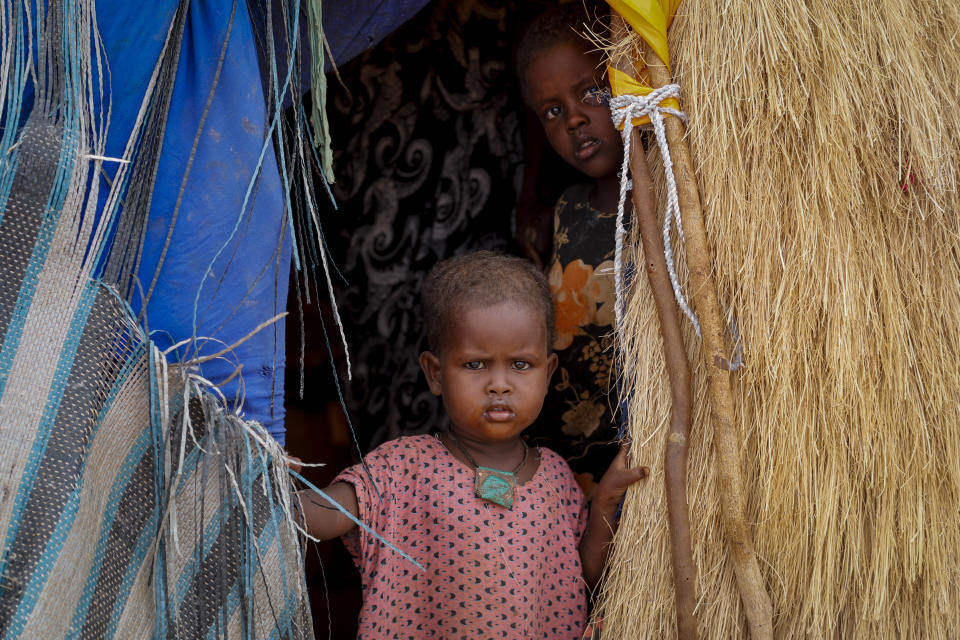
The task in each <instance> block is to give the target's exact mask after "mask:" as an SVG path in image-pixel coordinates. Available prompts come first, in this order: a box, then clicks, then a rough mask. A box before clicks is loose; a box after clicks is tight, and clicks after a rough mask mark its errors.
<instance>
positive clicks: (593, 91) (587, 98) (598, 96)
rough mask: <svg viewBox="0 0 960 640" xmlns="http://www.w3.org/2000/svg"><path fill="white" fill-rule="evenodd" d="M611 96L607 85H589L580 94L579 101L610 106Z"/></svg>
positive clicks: (592, 104)
mask: <svg viewBox="0 0 960 640" xmlns="http://www.w3.org/2000/svg"><path fill="white" fill-rule="evenodd" d="M611 96H612V94H611V92H610V89H609V88H608V87H589V88H587V89H585V90H584V92H583V94H582V95H581V96H580V102H582V103H584V104H588V105H590V106H592V107H607V106H610V97H611Z"/></svg>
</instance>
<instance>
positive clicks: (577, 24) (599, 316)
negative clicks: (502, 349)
mask: <svg viewBox="0 0 960 640" xmlns="http://www.w3.org/2000/svg"><path fill="white" fill-rule="evenodd" d="M590 20H592V18H590V17H589V15H588V13H586V12H584V9H583V6H582V5H581V3H580V2H573V3H571V4H570V5H567V6H565V7H563V8H560V9H554V10H551V11H548V12H547V13H545V14H543V15H541V16H540V17H539V18H537V19H536V20H535V21H534V22H533V24H531V26H530V28H529V29H528V30H527V32H526V34H525V35H524V37H523V40H522V41H521V43H520V46H519V49H518V52H517V70H518V74H519V76H520V83H521V87H522V89H523V95H524V99H525V100H526V101H527V104H528V105H529V106H530V107H531V109H532V110H533V111H534V112H535V113H536V114H537V117H538V119H539V121H540V123H541V125H542V126H543V131H544V133H545V135H546V138H547V140H548V141H549V143H550V145H551V146H552V147H553V149H554V150H555V151H556V152H557V153H558V154H559V155H560V157H561V158H563V160H565V161H566V162H567V163H568V164H569V165H570V166H572V167H573V168H575V169H577V170H578V171H580V172H581V173H582V174H583V175H584V177H585V179H586V181H585V182H583V183H581V184H575V185H573V186H570V187H569V188H568V189H566V190H565V191H564V192H563V195H561V197H560V199H559V201H558V202H557V204H556V207H555V210H554V240H553V260H552V262H551V264H550V265H549V267H548V273H549V280H550V286H551V288H552V290H553V295H554V298H555V301H556V310H557V319H556V342H555V343H554V348H555V349H556V351H557V355H558V357H559V365H558V372H557V376H555V378H554V389H553V392H552V393H551V394H550V395H548V396H547V400H546V403H545V406H544V410H543V413H542V414H541V417H540V420H538V422H537V424H535V425H534V426H533V428H532V429H531V439H532V441H534V442H539V443H544V444H547V445H548V446H550V447H551V448H554V449H556V450H557V451H558V452H559V453H561V454H562V455H563V456H564V457H565V458H566V459H567V461H568V462H569V463H570V465H571V467H572V468H573V469H574V471H575V472H576V473H577V478H578V481H579V482H580V483H581V486H582V487H583V489H584V491H586V492H587V495H590V492H591V491H592V490H593V486H594V484H595V482H596V479H597V478H599V477H600V476H601V475H602V473H603V470H604V469H606V468H607V465H608V464H609V463H610V461H611V459H612V458H613V457H614V455H615V453H616V447H615V443H616V441H617V427H616V425H615V424H614V422H613V411H612V410H611V407H612V406H615V405H616V400H615V398H613V397H612V395H613V394H612V393H611V369H612V368H613V363H612V362H611V359H612V358H611V349H610V344H609V340H610V335H611V334H612V331H613V320H614V304H615V298H616V296H615V293H614V284H613V257H614V256H613V254H614V237H615V227H616V210H617V199H618V196H619V189H620V181H619V177H618V171H619V169H620V165H621V162H622V160H623V142H622V140H621V138H620V133H619V131H617V129H616V127H614V125H613V122H612V120H611V118H610V109H609V107H608V106H607V99H606V97H607V96H608V95H609V90H608V85H607V83H606V81H605V79H604V77H603V75H604V67H603V59H602V57H601V55H600V53H599V52H597V51H596V47H595V45H593V44H591V43H590V42H589V41H587V40H586V39H584V37H583V36H582V35H580V33H582V32H583V31H584V24H585V23H587V24H590V22H589V21H590ZM633 179H634V184H635V185H637V187H638V188H641V187H643V188H644V193H649V183H650V178H649V176H648V175H647V174H646V173H644V174H643V175H637V176H634V177H633ZM558 426H559V429H558Z"/></svg>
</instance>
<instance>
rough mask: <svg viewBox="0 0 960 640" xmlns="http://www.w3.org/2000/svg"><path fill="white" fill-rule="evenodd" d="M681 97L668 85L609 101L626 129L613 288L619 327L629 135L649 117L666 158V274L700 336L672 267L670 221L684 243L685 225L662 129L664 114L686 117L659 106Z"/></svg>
mask: <svg viewBox="0 0 960 640" xmlns="http://www.w3.org/2000/svg"><path fill="white" fill-rule="evenodd" d="M678 97H680V85H678V84H668V85H664V86H662V87H660V88H658V89H654V90H653V91H652V92H651V93H649V94H648V95H645V96H637V95H623V96H617V97H615V98H611V99H610V116H611V117H612V118H613V123H614V125H616V126H617V127H618V128H619V127H620V126H621V125H622V126H623V164H622V165H621V167H620V202H619V203H618V205H617V238H616V250H615V254H614V263H613V278H614V286H615V287H616V293H617V303H616V308H615V313H616V320H617V328H618V329H619V328H620V327H621V326H623V325H622V324H621V316H622V315H623V310H622V307H621V302H622V300H624V299H625V296H624V292H623V273H622V271H623V256H622V254H623V237H624V235H625V233H626V232H625V230H624V228H623V216H624V205H625V203H626V200H627V191H628V190H629V189H630V188H632V182H631V180H630V178H629V176H628V175H627V171H628V168H629V162H630V134H631V133H632V132H633V119H634V118H641V117H643V116H649V117H650V122H651V123H652V124H653V131H654V134H655V135H656V138H657V145H658V146H659V147H660V155H661V157H662V158H663V168H664V172H665V173H666V177H667V211H666V214H665V215H664V217H663V253H664V256H665V257H666V259H667V272H668V273H669V275H670V283H671V284H672V285H673V295H674V297H675V298H676V299H677V304H678V305H679V306H680V309H681V310H683V313H684V314H685V315H686V316H687V318H689V319H690V322H691V323H693V328H694V329H695V330H696V332H697V337H700V323H699V321H697V316H696V315H694V313H693V311H691V310H690V306H689V305H688V304H687V300H686V298H684V296H683V292H682V291H681V289H680V281H679V279H678V278H677V270H676V268H675V267H674V264H673V247H672V246H671V244H670V221H671V220H673V221H674V223H675V224H676V225H677V234H678V235H679V236H680V241H681V242H683V241H684V237H683V222H682V221H681V219H680V200H679V198H678V196H677V181H676V178H675V177H674V175H673V161H672V160H671V159H670V148H669V147H668V146H667V134H666V130H665V128H664V126H663V114H664V113H668V114H670V115H672V116H675V117H677V118H680V119H681V120H683V121H684V122H686V121H687V116H686V114H685V113H683V112H681V111H677V110H676V109H671V108H670V107H661V106H660V103H661V102H662V101H663V100H666V99H667V98H678Z"/></svg>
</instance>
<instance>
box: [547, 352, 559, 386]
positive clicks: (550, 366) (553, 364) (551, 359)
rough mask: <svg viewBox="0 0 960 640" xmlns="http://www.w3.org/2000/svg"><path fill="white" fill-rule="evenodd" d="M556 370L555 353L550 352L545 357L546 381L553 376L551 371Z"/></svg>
mask: <svg viewBox="0 0 960 640" xmlns="http://www.w3.org/2000/svg"><path fill="white" fill-rule="evenodd" d="M556 370H557V354H555V353H551V354H550V357H549V358H547V382H548V383H549V382H550V378H552V377H553V372H554V371H556Z"/></svg>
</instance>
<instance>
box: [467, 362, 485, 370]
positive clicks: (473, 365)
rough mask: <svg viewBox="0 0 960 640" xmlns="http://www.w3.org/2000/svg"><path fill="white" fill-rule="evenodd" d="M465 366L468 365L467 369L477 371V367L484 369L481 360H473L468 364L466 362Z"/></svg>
mask: <svg viewBox="0 0 960 640" xmlns="http://www.w3.org/2000/svg"><path fill="white" fill-rule="evenodd" d="M463 366H464V367H466V368H467V369H470V370H472V371H476V370H477V369H483V363H482V362H480V361H479V360H474V361H472V362H468V363H467V364H465V365H463Z"/></svg>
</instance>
